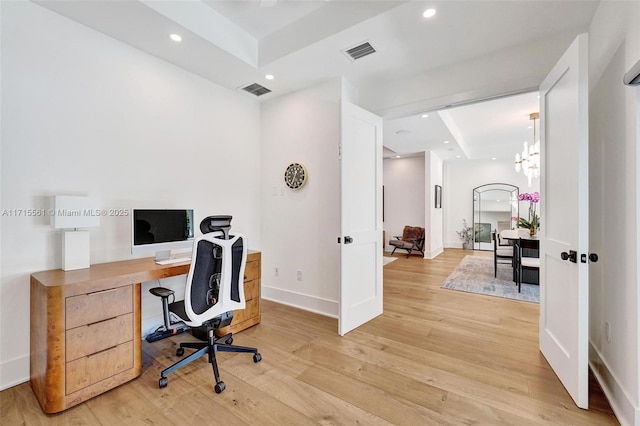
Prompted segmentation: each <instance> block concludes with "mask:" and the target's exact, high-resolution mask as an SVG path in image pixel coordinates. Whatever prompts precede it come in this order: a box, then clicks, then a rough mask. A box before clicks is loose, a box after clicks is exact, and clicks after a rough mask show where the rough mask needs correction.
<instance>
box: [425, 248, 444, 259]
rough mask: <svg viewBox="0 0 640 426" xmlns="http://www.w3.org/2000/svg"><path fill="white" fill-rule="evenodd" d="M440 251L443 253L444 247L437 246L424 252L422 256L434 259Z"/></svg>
mask: <svg viewBox="0 0 640 426" xmlns="http://www.w3.org/2000/svg"><path fill="white" fill-rule="evenodd" d="M442 253H444V248H443V247H440V248H437V249H435V250H431V251H429V252H426V253H425V254H424V258H425V259H435V258H436V257H437V256H439V255H440V254H442Z"/></svg>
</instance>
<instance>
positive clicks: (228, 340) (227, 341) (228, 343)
mask: <svg viewBox="0 0 640 426" xmlns="http://www.w3.org/2000/svg"><path fill="white" fill-rule="evenodd" d="M224 343H225V344H227V345H231V344H233V337H229V338H228V339H227V340H225V341H224Z"/></svg>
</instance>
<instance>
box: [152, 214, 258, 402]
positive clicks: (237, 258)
mask: <svg viewBox="0 0 640 426" xmlns="http://www.w3.org/2000/svg"><path fill="white" fill-rule="evenodd" d="M230 229H231V216H209V217H207V218H205V219H204V220H203V221H202V222H201V223H200V230H201V231H202V232H203V235H202V236H200V237H198V238H196V239H195V240H194V242H193V255H192V258H191V268H190V269H189V275H188V277H187V284H186V289H185V295H184V300H180V301H177V302H173V303H168V302H167V300H168V297H169V296H170V295H172V294H173V291H172V290H169V289H165V288H163V287H157V288H152V289H150V292H151V293H152V294H154V295H158V296H160V297H162V298H163V309H168V310H169V311H170V312H172V313H173V314H174V315H175V316H177V317H178V318H179V319H180V320H181V321H183V322H184V323H185V324H186V325H188V326H189V327H191V328H192V330H193V331H194V335H195V334H196V333H195V331H198V330H200V331H201V330H204V331H205V333H204V334H206V341H201V342H185V343H180V347H179V348H178V349H177V350H176V356H183V355H184V348H190V349H196V351H195V352H193V353H192V354H190V355H188V356H187V357H185V358H184V359H182V360H180V361H178V362H176V363H175V364H173V365H172V366H170V367H168V368H165V369H164V370H162V372H161V373H160V380H159V381H158V386H159V387H160V388H164V387H166V386H167V384H168V378H167V375H168V374H169V373H171V372H173V371H175V370H177V369H178V368H181V367H183V366H185V365H187V364H189V363H191V362H193V361H195V360H197V359H198V358H200V357H202V356H204V355H208V356H209V362H210V363H211V365H212V367H213V375H214V377H215V381H216V384H215V387H214V389H215V391H216V393H221V392H222V391H224V389H225V387H226V386H225V384H224V382H223V381H222V380H220V373H219V371H218V364H217V362H216V352H243V353H253V362H260V361H261V360H262V356H261V355H260V353H259V352H258V349H256V348H249V347H245V346H234V345H232V343H233V337H232V334H231V333H228V334H226V335H224V336H222V337H216V336H215V331H216V330H217V329H219V328H222V327H226V326H228V325H229V324H231V321H232V320H233V310H234V309H244V308H245V300H244V285H243V277H244V268H245V264H246V260H247V246H246V243H245V238H244V236H242V235H239V234H237V235H229V231H230ZM168 316H169V314H168V313H167V312H165V318H168Z"/></svg>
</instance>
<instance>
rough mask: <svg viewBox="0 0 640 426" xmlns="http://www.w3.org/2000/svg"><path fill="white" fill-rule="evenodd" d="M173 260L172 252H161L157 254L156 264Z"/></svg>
mask: <svg viewBox="0 0 640 426" xmlns="http://www.w3.org/2000/svg"><path fill="white" fill-rule="evenodd" d="M169 259H171V250H160V251H157V252H156V258H155V261H156V262H162V261H165V260H169Z"/></svg>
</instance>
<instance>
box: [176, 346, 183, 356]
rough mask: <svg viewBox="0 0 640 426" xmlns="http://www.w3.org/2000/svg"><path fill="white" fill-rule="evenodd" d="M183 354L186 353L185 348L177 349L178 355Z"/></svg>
mask: <svg viewBox="0 0 640 426" xmlns="http://www.w3.org/2000/svg"><path fill="white" fill-rule="evenodd" d="M182 355H184V348H178V349H176V356H182Z"/></svg>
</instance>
